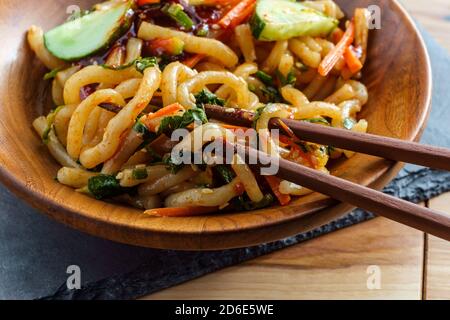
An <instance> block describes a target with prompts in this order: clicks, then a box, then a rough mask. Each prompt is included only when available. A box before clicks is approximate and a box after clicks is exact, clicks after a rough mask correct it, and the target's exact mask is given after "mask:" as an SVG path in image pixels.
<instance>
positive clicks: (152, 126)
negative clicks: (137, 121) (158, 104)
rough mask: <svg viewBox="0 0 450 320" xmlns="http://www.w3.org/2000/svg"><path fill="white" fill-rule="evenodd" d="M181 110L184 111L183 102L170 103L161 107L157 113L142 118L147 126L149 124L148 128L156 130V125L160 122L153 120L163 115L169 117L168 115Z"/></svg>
mask: <svg viewBox="0 0 450 320" xmlns="http://www.w3.org/2000/svg"><path fill="white" fill-rule="evenodd" d="M180 111H184V108H183V106H182V105H181V104H179V103H174V104H170V105H168V106H166V107H164V108H162V109H159V110H158V111H156V112H155V113H151V114H149V115H147V116H145V118H143V119H142V123H143V124H144V125H145V126H147V128H148V129H149V130H150V131H153V132H154V131H155V130H156V126H157V125H158V124H156V123H155V121H153V120H155V119H158V118H162V117H168V116H171V115H174V114H176V113H178V112H180Z"/></svg>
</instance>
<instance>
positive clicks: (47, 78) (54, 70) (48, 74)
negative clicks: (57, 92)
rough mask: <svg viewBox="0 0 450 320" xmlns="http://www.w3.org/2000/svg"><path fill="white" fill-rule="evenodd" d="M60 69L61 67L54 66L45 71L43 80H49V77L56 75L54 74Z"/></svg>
mask: <svg viewBox="0 0 450 320" xmlns="http://www.w3.org/2000/svg"><path fill="white" fill-rule="evenodd" d="M60 71H61V68H56V69H53V70H51V71H50V72H47V73H46V74H45V75H44V80H50V79H53V78H54V77H56V75H57V74H58V72H60Z"/></svg>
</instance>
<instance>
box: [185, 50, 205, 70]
mask: <svg viewBox="0 0 450 320" xmlns="http://www.w3.org/2000/svg"><path fill="white" fill-rule="evenodd" d="M205 57H206V55H204V54H200V53H198V54H195V55H193V56H192V57H190V58H187V59H186V60H184V61H182V63H183V64H184V65H186V66H188V67H189V68H194V67H195V66H196V65H197V64H198V63H199V62H200V61H202V60H203V59H204V58H205Z"/></svg>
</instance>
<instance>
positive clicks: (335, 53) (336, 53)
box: [319, 21, 355, 77]
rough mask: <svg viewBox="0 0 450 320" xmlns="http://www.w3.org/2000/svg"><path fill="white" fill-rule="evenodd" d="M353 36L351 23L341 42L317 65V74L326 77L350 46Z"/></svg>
mask: <svg viewBox="0 0 450 320" xmlns="http://www.w3.org/2000/svg"><path fill="white" fill-rule="evenodd" d="M354 36H355V24H354V23H353V21H351V22H350V23H349V25H348V28H347V30H346V31H345V33H344V35H343V36H342V38H341V40H339V42H338V43H337V44H336V46H335V47H334V48H333V49H332V50H331V51H330V52H329V53H328V54H327V55H326V57H325V58H324V59H323V60H322V62H321V63H320V65H319V74H320V75H321V76H322V77H326V76H327V75H328V73H330V71H331V70H332V69H333V68H334V66H335V65H336V63H337V62H338V61H339V59H340V58H341V57H342V56H343V54H344V52H345V50H347V48H348V47H349V46H350V45H351V44H352V42H353V39H354Z"/></svg>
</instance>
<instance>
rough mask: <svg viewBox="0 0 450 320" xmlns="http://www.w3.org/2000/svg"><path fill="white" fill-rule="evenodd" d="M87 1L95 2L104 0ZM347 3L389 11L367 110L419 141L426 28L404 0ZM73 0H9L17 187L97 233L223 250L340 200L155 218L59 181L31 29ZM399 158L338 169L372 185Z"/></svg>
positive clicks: (426, 82)
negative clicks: (42, 134)
mask: <svg viewBox="0 0 450 320" xmlns="http://www.w3.org/2000/svg"><path fill="white" fill-rule="evenodd" d="M77 2H78V3H79V5H80V7H82V8H88V7H89V5H90V4H92V3H93V2H95V1H77ZM337 2H338V3H339V4H340V5H341V6H342V8H343V9H344V10H345V12H346V14H347V16H352V12H353V9H354V8H356V7H367V6H369V5H372V4H374V3H376V4H377V5H378V6H379V7H380V9H381V19H382V22H381V29H379V30H373V31H371V35H370V48H369V52H368V62H367V65H366V67H365V70H364V77H363V82H364V83H365V84H366V85H367V87H368V89H369V93H370V100H369V102H368V104H367V105H366V106H365V107H364V109H363V111H362V113H361V117H362V118H365V119H367V120H368V121H369V132H371V133H374V134H378V135H383V136H390V137H395V138H400V139H406V140H413V139H415V138H416V137H417V136H418V134H419V133H420V132H421V130H422V129H423V127H424V123H425V120H426V118H427V115H428V111H429V105H430V95H431V78H430V77H431V75H430V73H431V71H430V66H429V61H428V56H427V53H426V49H425V47H424V45H423V42H422V40H421V38H420V35H419V34H418V31H417V29H416V28H415V26H414V25H413V23H412V21H411V19H410V18H409V17H408V16H407V14H406V13H405V12H404V10H403V9H402V8H401V7H400V6H399V4H398V3H397V2H396V1H390V0H378V1H374V0H337ZM72 4H73V1H69V0H58V1H56V0H42V1H39V5H37V3H36V2H35V1H25V2H22V4H21V6H17V5H16V4H15V2H14V1H1V2H0V30H1V31H2V34H3V35H4V39H3V42H4V43H3V49H2V50H0V71H1V72H0V78H1V79H0V99H1V103H0V112H1V115H2V116H1V118H0V179H1V181H2V182H3V183H4V184H6V185H7V186H8V187H9V188H11V189H12V190H13V191H14V192H16V193H17V194H18V195H20V196H21V197H23V198H25V200H27V201H28V202H30V203H31V204H32V205H33V206H35V207H37V208H39V209H41V210H43V211H45V212H46V213H48V214H49V215H50V216H51V217H53V218H55V219H57V220H59V221H61V222H63V223H65V224H68V225H71V226H73V227H75V228H77V229H80V230H82V231H85V232H88V233H91V234H93V235H97V236H101V237H105V238H108V239H111V240H115V241H121V242H125V243H130V244H135V245H143V246H150V247H158V248H171V249H218V248H228V247H238V246H245V245H251V244H256V243H260V242H264V241H269V240H274V239H277V238H282V237H285V236H289V235H292V234H294V233H296V232H301V231H304V229H305V228H306V226H305V225H302V223H301V221H302V220H301V219H303V218H305V217H306V216H308V219H310V220H311V219H314V214H313V213H314V212H317V211H318V210H321V209H324V208H326V207H328V206H330V205H331V204H334V203H335V202H334V201H333V200H331V199H330V198H328V197H325V196H323V195H320V194H311V195H309V196H307V197H303V198H299V199H297V200H296V201H294V202H293V203H292V204H291V205H289V206H286V207H272V208H268V209H263V210H258V211H254V212H250V213H249V212H245V213H230V214H224V215H210V216H205V217H193V218H153V217H148V216H144V215H143V214H142V213H141V212H140V211H138V210H135V209H132V208H129V207H124V206H120V205H117V204H109V203H105V202H100V201H96V200H93V199H91V198H89V197H87V196H84V195H81V194H78V193H76V192H74V191H73V190H72V189H70V188H68V187H64V186H62V185H60V184H58V183H57V182H56V181H54V179H53V178H54V176H55V174H56V172H57V170H58V169H59V165H58V164H57V163H56V162H55V161H54V160H52V158H51V157H50V155H49V154H48V152H47V150H46V148H45V147H44V146H43V145H42V143H41V141H40V139H39V138H38V137H37V135H36V134H35V133H34V131H33V129H32V127H31V123H32V121H33V119H34V118H35V117H37V116H38V115H41V114H43V112H44V110H45V109H46V108H48V106H49V105H50V101H49V100H50V99H49V98H50V88H49V85H48V83H45V82H44V81H42V76H43V74H44V73H45V72H46V71H45V68H44V67H43V66H42V65H41V63H40V62H38V60H37V59H36V58H35V57H34V55H33V53H32V52H31V50H30V49H29V48H28V46H27V44H26V41H25V32H26V30H27V28H28V27H29V26H30V25H31V24H36V25H40V26H42V27H43V28H44V29H45V30H48V29H50V28H51V27H53V26H55V25H57V24H58V23H60V22H62V21H63V20H64V18H65V17H66V8H67V7H68V6H69V5H72ZM392 166H393V163H392V162H389V161H386V160H383V159H378V158H375V157H371V156H367V155H362V154H357V155H356V156H354V157H353V158H351V159H349V160H346V161H340V162H338V163H336V164H335V165H334V166H333V168H332V173H333V174H334V175H337V176H340V177H342V178H345V179H348V180H351V181H354V182H357V183H360V184H363V185H369V184H372V183H375V182H376V181H377V180H379V181H381V180H380V179H381V178H382V177H383V176H384V175H386V174H387V173H388V171H389V170H390V169H391V168H392ZM383 183H387V181H384V182H383ZM378 187H382V185H379V186H378ZM294 222H295V224H294ZM325 222H326V221H321V223H325ZM289 224H291V227H287V226H288V225H289ZM293 225H295V228H292V226H293ZM206 240H207V241H206Z"/></svg>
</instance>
